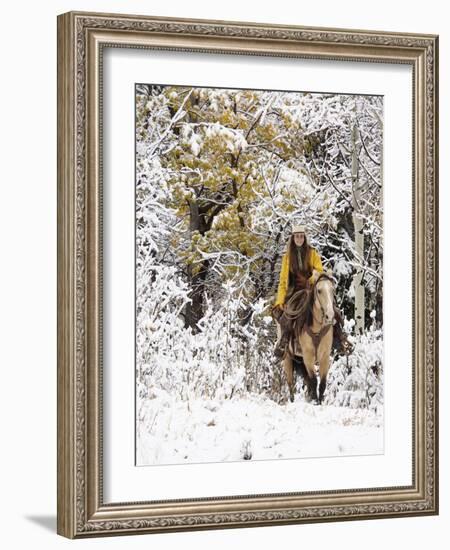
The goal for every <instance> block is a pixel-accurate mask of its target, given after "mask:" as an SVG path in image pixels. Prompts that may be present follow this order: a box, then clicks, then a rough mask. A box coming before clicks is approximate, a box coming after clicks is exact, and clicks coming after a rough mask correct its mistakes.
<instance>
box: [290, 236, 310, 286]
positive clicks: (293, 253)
mask: <svg viewBox="0 0 450 550" xmlns="http://www.w3.org/2000/svg"><path fill="white" fill-rule="evenodd" d="M287 249H288V253H289V273H290V274H292V275H293V276H296V275H298V273H299V269H298V257H297V254H298V252H300V254H301V255H302V263H303V268H304V271H306V272H307V273H309V272H310V271H311V262H310V254H311V247H310V246H309V244H308V240H307V237H306V235H305V240H304V241H303V244H302V246H301V247H300V248H299V247H298V246H297V245H296V244H295V241H294V235H291V236H290V238H289V244H288V248H287ZM310 275H311V274H310Z"/></svg>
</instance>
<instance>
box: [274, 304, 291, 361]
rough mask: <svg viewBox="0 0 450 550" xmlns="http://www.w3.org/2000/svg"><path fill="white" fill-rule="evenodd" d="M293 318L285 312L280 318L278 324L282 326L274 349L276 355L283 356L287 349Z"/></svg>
mask: <svg viewBox="0 0 450 550" xmlns="http://www.w3.org/2000/svg"><path fill="white" fill-rule="evenodd" d="M292 325H293V323H292V320H290V319H288V318H287V317H286V315H285V314H284V313H283V314H282V315H281V316H280V317H279V319H278V326H279V328H280V336H279V338H278V342H277V344H276V346H275V349H274V351H273V352H274V354H275V357H279V358H281V357H283V356H284V354H285V351H286V347H287V345H288V343H289V338H290V337H291V334H292Z"/></svg>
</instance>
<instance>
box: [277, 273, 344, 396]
mask: <svg viewBox="0 0 450 550" xmlns="http://www.w3.org/2000/svg"><path fill="white" fill-rule="evenodd" d="M296 297H297V300H296ZM296 302H297V304H300V307H299V308H298V309H295V304H296ZM284 314H285V315H287V316H288V317H290V318H291V319H292V320H293V321H294V323H293V325H294V326H293V329H294V330H293V333H294V334H293V337H292V338H291V339H290V341H289V344H288V346H287V350H286V353H285V356H284V358H283V368H284V371H285V373H286V378H287V382H288V386H289V395H290V400H291V401H294V390H295V383H294V366H296V367H297V368H298V369H299V370H300V374H301V375H302V377H303V379H304V382H305V384H306V387H307V399H308V400H309V401H312V402H314V403H316V404H322V402H323V398H324V393H325V389H326V384H327V374H328V370H329V368H330V355H331V348H332V344H333V325H334V323H335V310H334V282H333V278H332V274H331V271H328V272H326V273H325V272H318V271H314V272H313V284H312V287H311V288H310V289H309V290H301V291H297V292H296V293H294V294H293V296H292V297H291V298H290V300H289V301H288V303H287V305H286V307H285V311H284ZM299 314H300V316H302V315H303V322H299V321H298V320H299ZM278 328H279V336H280V333H281V330H280V326H279V325H278ZM316 365H318V367H319V379H320V382H319V384H318V382H317V376H316V370H315V366H316ZM317 386H319V388H318V389H319V392H318V394H317Z"/></svg>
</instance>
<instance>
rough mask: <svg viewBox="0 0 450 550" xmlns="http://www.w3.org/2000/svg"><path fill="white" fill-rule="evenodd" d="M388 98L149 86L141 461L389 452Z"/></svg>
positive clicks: (139, 277)
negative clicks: (385, 298)
mask: <svg viewBox="0 0 450 550" xmlns="http://www.w3.org/2000/svg"><path fill="white" fill-rule="evenodd" d="M383 101H384V100H383V96H381V95H351V94H345V93H339V92H332V93H331V92H329V91H326V92H325V91H315V90H312V91H304V90H299V91H286V90H276V89H271V90H263V89H227V88H213V87H196V86H192V85H185V86H181V85H171V84H160V83H137V84H136V85H135V155H136V159H135V209H136V210H135V211H136V215H135V245H136V248H135V297H136V304H135V358H136V393H135V399H136V403H135V405H136V406H135V411H136V417H135V419H136V426H135V443H136V449H135V460H136V465H137V466H155V465H170V464H198V463H207V462H210V463H214V462H216V463H217V462H236V461H258V460H277V459H301V458H315V457H317V458H322V457H341V456H358V455H380V454H383V452H384V424H385V417H384V407H383V404H384V346H383V107H384V104H383Z"/></svg>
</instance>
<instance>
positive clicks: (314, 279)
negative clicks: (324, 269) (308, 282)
mask: <svg viewBox="0 0 450 550" xmlns="http://www.w3.org/2000/svg"><path fill="white" fill-rule="evenodd" d="M319 275H320V271H317V270H316V269H313V272H312V278H313V282H314V283H315V282H316V281H317V279H318V277H319Z"/></svg>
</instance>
